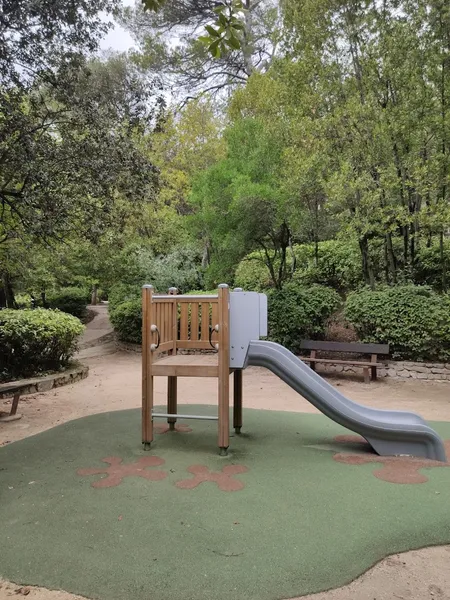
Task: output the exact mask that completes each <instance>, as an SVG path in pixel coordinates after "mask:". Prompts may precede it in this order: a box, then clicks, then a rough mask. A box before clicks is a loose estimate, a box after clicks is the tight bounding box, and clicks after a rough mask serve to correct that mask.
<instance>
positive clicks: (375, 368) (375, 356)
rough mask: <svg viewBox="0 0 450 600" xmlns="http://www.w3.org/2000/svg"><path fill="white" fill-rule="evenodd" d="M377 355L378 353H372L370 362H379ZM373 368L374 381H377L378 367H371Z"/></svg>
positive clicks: (372, 377)
mask: <svg viewBox="0 0 450 600" xmlns="http://www.w3.org/2000/svg"><path fill="white" fill-rule="evenodd" d="M377 358H378V357H377V355H376V354H372V356H371V358H370V362H373V363H376V362H377ZM370 370H371V377H370V378H371V379H372V381H375V380H376V378H377V367H376V366H375V367H370Z"/></svg>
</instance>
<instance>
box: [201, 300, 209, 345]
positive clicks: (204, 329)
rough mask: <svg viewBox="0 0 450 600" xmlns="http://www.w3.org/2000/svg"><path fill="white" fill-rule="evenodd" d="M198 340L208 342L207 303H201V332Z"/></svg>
mask: <svg viewBox="0 0 450 600" xmlns="http://www.w3.org/2000/svg"><path fill="white" fill-rule="evenodd" d="M200 339H202V340H203V341H205V342H207V341H208V340H209V302H202V331H201V338H200Z"/></svg>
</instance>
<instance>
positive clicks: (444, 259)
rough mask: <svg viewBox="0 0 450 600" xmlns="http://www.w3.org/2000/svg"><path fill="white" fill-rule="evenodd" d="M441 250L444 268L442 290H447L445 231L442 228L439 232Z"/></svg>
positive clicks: (442, 267) (442, 266)
mask: <svg viewBox="0 0 450 600" xmlns="http://www.w3.org/2000/svg"><path fill="white" fill-rule="evenodd" d="M439 251H440V257H441V269H442V276H441V277H442V278H441V282H442V291H443V292H446V291H447V259H446V256H445V253H444V231H443V230H442V231H441V233H440V234H439Z"/></svg>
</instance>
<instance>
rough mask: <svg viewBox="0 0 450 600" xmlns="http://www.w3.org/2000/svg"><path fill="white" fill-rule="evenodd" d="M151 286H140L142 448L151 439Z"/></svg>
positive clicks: (145, 447)
mask: <svg viewBox="0 0 450 600" xmlns="http://www.w3.org/2000/svg"><path fill="white" fill-rule="evenodd" d="M152 300H153V286H151V285H144V287H143V288H142V443H143V444H144V450H150V444H151V443H152V441H153V418H152V409H153V375H152V361H153V357H152V351H151V349H150V344H151V341H152V340H151V337H152V333H151V330H150V327H151V325H152V315H153V304H152Z"/></svg>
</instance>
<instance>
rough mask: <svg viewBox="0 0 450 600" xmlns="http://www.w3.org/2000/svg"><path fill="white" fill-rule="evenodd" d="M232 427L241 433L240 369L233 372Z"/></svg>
mask: <svg viewBox="0 0 450 600" xmlns="http://www.w3.org/2000/svg"><path fill="white" fill-rule="evenodd" d="M233 427H234V431H235V432H236V433H241V427H242V369H238V370H237V371H235V372H234V373H233Z"/></svg>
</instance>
